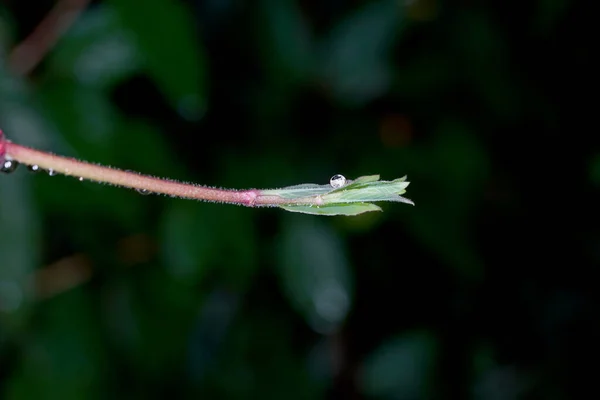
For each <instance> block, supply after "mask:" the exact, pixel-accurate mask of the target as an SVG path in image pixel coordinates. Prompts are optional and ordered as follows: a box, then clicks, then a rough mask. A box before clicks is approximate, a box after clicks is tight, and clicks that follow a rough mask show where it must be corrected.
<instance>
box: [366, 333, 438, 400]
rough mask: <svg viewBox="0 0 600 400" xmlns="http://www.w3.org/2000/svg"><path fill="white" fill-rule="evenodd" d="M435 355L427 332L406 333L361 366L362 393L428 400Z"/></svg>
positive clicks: (430, 392) (396, 399)
mask: <svg viewBox="0 0 600 400" xmlns="http://www.w3.org/2000/svg"><path fill="white" fill-rule="evenodd" d="M436 353H437V343H436V340H435V337H433V336H432V335H431V334H430V333H428V332H419V331H416V332H410V333H407V334H405V335H403V336H401V337H398V338H395V339H392V340H391V341H389V342H386V343H384V344H382V345H381V346H380V347H379V348H378V349H377V350H375V351H374V352H373V353H372V354H371V355H369V357H368V358H367V360H366V361H365V364H364V366H363V372H362V376H361V382H362V389H363V392H364V393H365V394H367V395H369V396H377V397H379V398H383V399H394V400H404V399H405V400H415V399H429V398H431V396H432V394H433V393H432V390H431V388H432V385H431V379H432V378H433V374H434V373H435V371H434V368H435V361H436V360H435V357H436Z"/></svg>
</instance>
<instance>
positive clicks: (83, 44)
mask: <svg viewBox="0 0 600 400" xmlns="http://www.w3.org/2000/svg"><path fill="white" fill-rule="evenodd" d="M140 57H141V54H140V51H139V48H138V46H137V45H136V42H135V40H134V36H133V35H132V34H131V32H130V31H128V30H127V29H125V27H124V25H123V23H122V21H120V20H119V15H118V14H117V13H116V11H115V9H114V7H112V6H111V5H110V4H99V5H98V6H97V7H94V8H91V9H89V10H87V11H86V12H85V13H83V14H82V15H81V16H80V18H79V19H78V20H77V21H76V22H75V25H74V26H73V27H72V28H71V29H69V30H68V31H67V32H66V34H65V36H64V37H63V38H61V40H60V41H59V44H58V46H57V47H56V50H55V51H53V52H52V53H51V54H50V70H51V73H54V74H56V75H59V76H65V75H66V76H68V77H69V78H71V77H73V78H75V79H76V80H77V81H78V82H79V83H82V84H85V85H88V86H95V87H101V88H104V87H109V88H110V87H112V86H114V85H116V84H118V83H119V82H121V81H123V80H124V79H127V78H128V77H129V76H131V75H132V74H133V73H135V72H137V71H138V70H139V69H140V68H141V59H140ZM90 108H92V109H93V107H90Z"/></svg>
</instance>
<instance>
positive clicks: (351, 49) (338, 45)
mask: <svg viewBox="0 0 600 400" xmlns="http://www.w3.org/2000/svg"><path fill="white" fill-rule="evenodd" d="M401 13H402V7H401V5H400V3H398V2H397V1H395V0H379V1H375V2H370V3H368V4H367V5H366V6H364V7H362V8H360V9H357V10H356V11H355V12H354V13H352V14H351V15H349V16H348V17H347V18H345V19H344V20H343V21H341V23H339V24H338V25H337V26H336V27H335V29H334V30H333V31H332V32H331V35H330V36H329V37H328V38H327V40H326V41H325V42H324V43H323V47H322V48H321V50H322V52H321V59H320V75H321V78H322V79H323V81H324V82H325V84H326V85H327V87H329V88H330V89H331V91H332V93H333V94H334V96H336V97H337V99H338V100H339V101H340V102H343V103H346V104H347V105H350V106H359V105H362V104H364V103H365V102H367V101H369V100H371V99H373V98H375V97H377V96H379V95H381V94H382V93H384V92H385V91H386V90H387V89H388V88H389V85H390V83H391V76H392V72H391V67H390V63H389V62H388V58H389V56H390V53H391V51H392V48H393V45H394V42H395V40H396V37H397V32H398V29H399V27H401V23H402V20H403V18H402V15H401Z"/></svg>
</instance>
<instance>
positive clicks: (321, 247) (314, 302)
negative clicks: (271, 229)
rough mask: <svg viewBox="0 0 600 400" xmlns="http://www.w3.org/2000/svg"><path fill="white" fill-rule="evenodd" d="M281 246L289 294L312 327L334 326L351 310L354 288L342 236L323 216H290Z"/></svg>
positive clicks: (283, 279)
mask: <svg viewBox="0 0 600 400" xmlns="http://www.w3.org/2000/svg"><path fill="white" fill-rule="evenodd" d="M279 246H280V251H279V275H280V278H281V283H282V286H283V289H284V291H285V293H286V296H287V297H288V299H289V300H290V302H291V303H292V305H293V306H294V307H295V308H296V309H297V310H298V311H299V312H300V313H302V314H303V315H304V318H305V319H306V320H307V322H308V323H309V324H310V325H311V326H312V328H313V329H315V330H316V331H318V332H323V333H325V332H331V331H333V330H335V329H336V328H337V327H338V326H339V325H340V324H341V323H342V322H343V321H344V319H345V318H346V315H347V314H348V311H349V310H350V305H351V303H352V297H353V290H354V282H353V276H352V272H351V269H350V266H349V264H348V259H347V256H346V250H345V249H344V247H343V244H342V240H341V238H339V237H338V236H337V235H336V234H335V232H334V231H333V230H332V229H331V227H330V226H329V225H327V224H326V223H324V222H322V221H321V220H318V219H314V218H306V217H304V218H294V217H290V218H287V219H286V220H285V225H284V227H283V233H282V236H281V238H280V243H279Z"/></svg>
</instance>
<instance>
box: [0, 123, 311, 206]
mask: <svg viewBox="0 0 600 400" xmlns="http://www.w3.org/2000/svg"><path fill="white" fill-rule="evenodd" d="M2 151H3V152H4V154H3V156H4V158H5V159H6V160H12V161H16V162H18V163H20V164H25V165H29V166H33V165H36V166H37V167H38V168H40V169H45V170H47V171H49V172H50V173H52V174H54V173H60V174H64V175H68V176H74V177H76V178H79V179H80V180H91V181H96V182H103V183H108V184H112V185H116V186H122V187H127V188H131V189H137V190H139V191H142V192H150V193H160V194H166V195H169V196H173V197H181V198H185V199H194V200H205V201H213V202H220V203H230V204H239V205H244V206H248V207H255V206H263V207H266V206H277V205H280V204H286V203H290V200H287V199H283V198H281V197H279V196H273V195H262V194H261V191H260V190H257V189H249V190H233V189H218V188H211V187H206V186H200V185H195V184H189V183H182V182H177V181H173V180H168V179H161V178H155V177H152V176H147V175H141V174H139V173H137V172H130V171H123V170H120V169H116V168H111V167H105V166H102V165H96V164H90V163H87V162H84V161H79V160H76V159H74V158H68V157H61V156H57V155H54V154H50V153H46V152H43V151H39V150H35V149H32V148H29V147H25V146H21V145H18V144H15V143H12V142H10V141H8V140H4V139H2V136H1V132H0V153H1V152H2ZM0 156H2V154H0ZM293 203H297V201H293ZM300 203H304V204H309V203H310V201H309V200H308V199H307V201H300Z"/></svg>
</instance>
